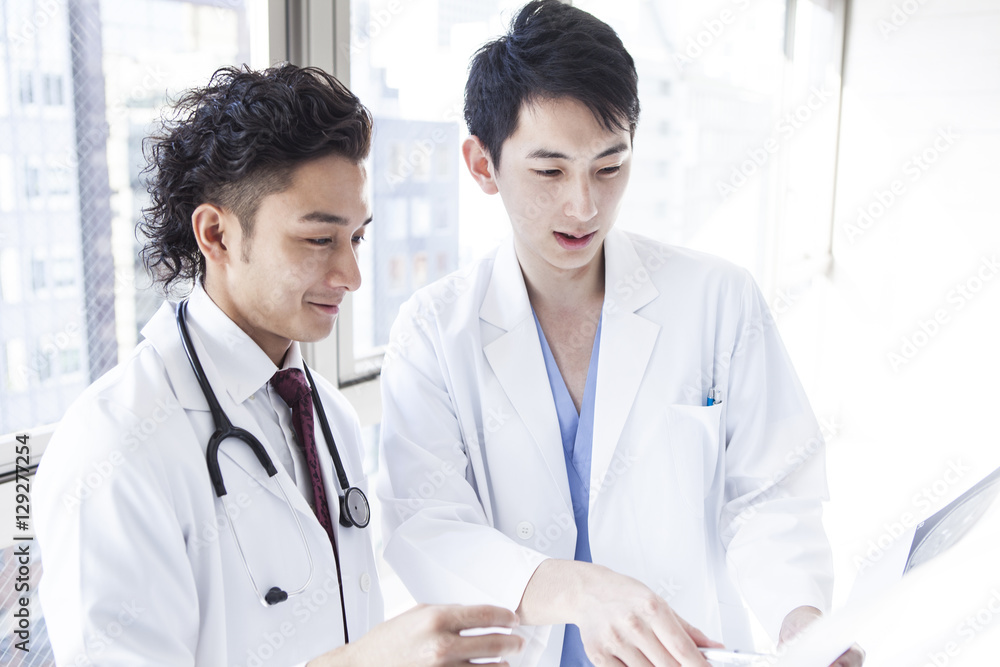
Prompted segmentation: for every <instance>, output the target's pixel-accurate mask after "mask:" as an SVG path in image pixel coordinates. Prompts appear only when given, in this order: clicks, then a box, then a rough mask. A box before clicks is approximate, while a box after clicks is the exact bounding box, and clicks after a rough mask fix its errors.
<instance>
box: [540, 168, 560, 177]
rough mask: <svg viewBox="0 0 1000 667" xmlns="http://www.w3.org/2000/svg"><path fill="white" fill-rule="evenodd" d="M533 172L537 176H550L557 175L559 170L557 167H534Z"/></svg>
mask: <svg viewBox="0 0 1000 667" xmlns="http://www.w3.org/2000/svg"><path fill="white" fill-rule="evenodd" d="M535 173H536V174H538V175H539V176H546V177H552V176H558V175H559V173H560V172H559V170H558V169H536V170H535Z"/></svg>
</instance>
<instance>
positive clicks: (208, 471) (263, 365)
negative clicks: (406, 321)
mask: <svg viewBox="0 0 1000 667" xmlns="http://www.w3.org/2000/svg"><path fill="white" fill-rule="evenodd" d="M371 132H372V119H371V116H370V114H369V113H368V110H367V109H365V107H364V106H362V104H361V102H360V101H359V100H358V99H357V97H355V96H354V95H353V94H351V93H350V92H349V91H348V90H347V89H346V88H345V87H344V86H343V85H341V84H340V82H338V81H337V80H336V79H335V78H333V77H332V76H330V75H328V74H326V73H324V72H322V71H321V70H318V69H313V68H299V67H295V66H292V65H282V66H277V67H274V68H271V69H268V70H266V71H263V72H253V71H249V70H245V69H236V68H225V69H222V70H219V71H218V72H216V73H215V75H214V76H213V77H212V80H211V82H210V83H209V84H208V86H206V87H204V88H199V89H196V90H192V91H188V92H187V93H185V94H184V95H183V96H182V97H181V98H180V100H179V101H178V103H177V104H176V105H175V107H174V109H173V116H171V117H170V118H168V119H167V120H166V121H165V122H164V127H163V131H162V133H161V134H159V135H158V136H156V137H154V138H153V139H152V141H151V143H150V144H149V162H150V164H149V171H150V174H151V180H150V185H149V190H150V194H151V196H152V204H151V206H150V207H149V208H148V209H146V211H145V218H144V221H143V223H142V224H141V225H140V229H141V231H142V232H143V234H144V236H145V238H146V239H147V240H146V245H145V247H144V248H143V251H142V254H143V258H144V259H145V261H146V265H147V267H148V268H149V269H150V270H151V271H152V272H153V274H154V277H155V278H156V280H157V281H158V282H159V283H160V285H161V286H162V287H163V288H164V291H166V292H168V293H169V292H170V291H171V288H174V287H178V286H182V287H184V288H186V289H187V290H189V291H190V296H189V297H188V298H187V299H185V300H184V301H182V302H181V303H180V304H172V303H166V304H164V305H163V306H162V307H161V308H160V310H159V311H158V312H157V313H156V314H155V315H154V316H153V318H152V319H151V320H150V322H149V323H148V324H147V325H146V327H145V328H144V329H143V335H144V336H145V340H144V341H143V342H141V343H140V344H139V345H138V347H136V349H135V350H134V351H133V352H132V354H131V355H130V356H129V357H128V358H127V359H125V361H123V362H122V363H121V364H120V365H119V366H117V367H116V368H115V369H113V370H112V371H111V372H109V373H108V374H107V375H105V376H104V377H102V378H101V379H99V380H98V381H97V382H95V383H94V384H93V385H91V387H90V388H88V389H87V390H86V391H85V392H84V394H83V395H82V396H81V397H80V398H79V399H78V400H77V401H76V402H75V403H74V404H73V406H72V407H71V408H70V409H69V411H68V412H67V414H66V416H65V418H64V419H63V420H62V422H61V423H60V425H59V427H58V429H57V430H56V433H55V434H54V435H53V437H52V440H51V442H50V444H49V447H48V450H47V451H46V453H45V456H44V459H43V461H42V464H41V466H40V468H39V471H38V477H37V480H36V483H35V489H34V500H35V510H36V514H35V518H36V521H37V531H38V540H39V543H40V547H41V552H42V561H43V566H44V567H43V570H44V573H43V576H42V582H41V591H40V596H41V601H42V607H43V610H44V614H45V618H46V620H47V623H48V628H49V634H50V637H51V641H52V646H53V649H54V652H55V656H56V660H57V661H58V663H59V664H60V665H90V664H100V665H122V666H123V667H124V666H128V667H133V666H134V665H140V664H159V665H171V666H174V665H203V666H205V667H220V666H222V665H247V666H248V667H251V666H255V667H261V666H263V665H281V666H285V665H291V664H303V663H305V662H306V661H309V664H310V665H313V666H316V667H320V666H324V665H329V666H336V665H372V666H376V665H377V666H383V665H427V666H430V665H451V664H455V663H464V662H466V661H468V660H469V659H472V658H490V657H495V656H501V655H509V654H512V653H515V652H516V651H517V650H518V648H519V646H520V640H519V639H518V638H517V637H510V636H507V635H504V634H496V633H490V634H486V635H482V636H475V637H466V636H462V635H461V634H460V633H461V632H462V631H463V630H466V629H469V628H479V627H490V626H503V627H510V626H512V625H514V624H515V623H516V619H515V616H514V614H513V613H512V612H511V611H508V610H505V609H499V608H496V607H491V606H477V607H459V606H450V607H421V608H417V609H414V610H411V611H409V612H407V613H405V614H403V615H401V616H399V617H397V618H395V619H393V620H390V621H388V622H386V623H381V621H382V616H383V611H382V610H383V605H382V599H381V595H380V591H379V585H378V577H377V572H376V568H375V559H374V556H373V554H372V536H371V531H372V528H370V527H367V525H368V507H367V501H366V499H365V495H364V492H365V489H366V487H367V484H366V480H365V474H364V470H363V466H362V459H363V456H362V451H361V432H360V428H359V425H358V420H357V416H356V414H355V412H354V410H353V408H352V407H351V405H350V404H349V403H348V402H347V400H346V399H345V398H344V397H343V396H342V395H341V394H340V393H339V392H338V391H337V390H336V388H334V387H333V386H332V385H331V384H330V383H328V382H326V381H325V380H324V379H323V378H322V377H320V376H318V375H314V374H312V373H311V372H310V371H309V370H308V368H307V367H306V365H305V364H304V363H303V359H302V354H301V351H300V349H299V342H313V341H319V340H321V339H323V338H325V337H326V336H328V335H329V334H330V332H331V330H332V329H333V326H334V323H335V322H336V319H337V314H338V312H339V306H340V303H341V301H342V300H343V299H344V297H345V295H346V294H347V292H350V291H353V290H356V289H357V288H358V286H359V285H360V282H361V275H360V272H359V270H358V261H357V252H358V246H359V245H360V244H361V243H362V241H363V240H364V234H365V229H366V227H367V225H368V224H369V223H370V222H371V220H372V212H371V209H370V206H369V203H368V198H367V193H366V178H367V176H366V173H365V168H364V165H363V160H364V159H365V157H366V156H367V154H368V151H369V147H370V143H371ZM348 641H350V643H347V642H348Z"/></svg>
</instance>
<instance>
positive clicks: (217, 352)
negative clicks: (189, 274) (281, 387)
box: [188, 284, 302, 403]
mask: <svg viewBox="0 0 1000 667" xmlns="http://www.w3.org/2000/svg"><path fill="white" fill-rule="evenodd" d="M188 321H189V323H190V324H189V326H190V327H191V328H192V330H194V331H195V332H197V336H198V339H199V340H200V341H201V343H202V345H203V346H204V348H205V351H206V353H207V356H208V357H209V358H210V359H211V360H212V363H213V364H214V365H215V368H216V370H217V371H218V375H219V378H220V379H221V382H222V385H223V387H224V388H225V390H226V391H227V392H229V397H230V398H231V399H232V400H233V401H234V402H235V403H242V402H243V401H245V400H247V399H248V398H250V397H251V396H252V395H254V394H255V393H257V391H258V390H259V389H260V388H261V387H263V386H264V385H265V384H267V382H268V381H269V380H270V379H271V377H272V376H273V375H274V374H275V373H276V372H277V371H278V367H277V366H275V365H274V362H273V361H271V358H270V357H268V356H267V354H266V353H265V352H264V350H262V349H261V348H260V346H259V345H257V343H255V342H254V340H253V339H252V338H250V336H248V335H247V333H246V332H245V331H243V329H241V328H240V327H239V326H238V325H237V324H236V323H235V322H233V321H232V320H231V319H229V316H228V315H226V314H225V313H224V312H223V311H222V309H221V308H219V307H218V306H217V305H216V304H215V302H214V301H212V298H211V297H210V296H209V295H208V293H207V292H205V289H204V288H203V287H202V286H201V285H200V284H198V285H196V286H195V288H194V289H193V290H192V292H191V296H190V297H189V298H188ZM282 368H283V369H284V368H298V369H301V368H302V352H301V350H300V349H299V344H298V342H296V341H292V344H291V347H289V349H288V353H287V354H285V363H284V365H283V366H282Z"/></svg>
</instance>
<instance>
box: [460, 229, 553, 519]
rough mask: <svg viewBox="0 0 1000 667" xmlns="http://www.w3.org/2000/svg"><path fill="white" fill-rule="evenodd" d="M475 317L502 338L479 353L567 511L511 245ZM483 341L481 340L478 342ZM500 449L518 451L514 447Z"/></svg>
mask: <svg viewBox="0 0 1000 667" xmlns="http://www.w3.org/2000/svg"><path fill="white" fill-rule="evenodd" d="M479 317H480V319H481V320H483V322H486V323H487V324H489V325H493V326H495V327H498V328H500V329H502V330H503V331H504V332H505V333H503V334H501V335H500V336H499V337H497V338H495V339H494V340H492V342H489V343H486V344H485V345H484V346H483V352H484V353H485V355H486V359H487V360H488V361H489V364H490V367H491V368H492V369H493V373H494V374H495V375H496V377H497V380H498V381H499V382H500V386H501V387H502V388H503V391H504V393H505V394H506V395H507V398H508V399H509V400H510V402H511V404H512V405H513V406H514V410H516V411H517V414H518V416H519V417H520V418H521V420H522V421H523V422H524V424H525V426H526V427H527V429H528V431H529V432H530V433H531V437H532V438H533V439H534V441H535V445H536V446H537V447H538V448H539V449H540V450H541V453H542V457H543V459H544V460H545V463H546V466H547V467H548V469H549V473H550V474H551V475H552V480H553V482H554V483H555V484H556V486H557V487H558V488H559V490H560V493H561V495H562V497H563V500H564V501H565V503H566V507H567V508H571V507H572V501H571V500H570V493H569V479H568V477H567V475H566V460H565V458H564V455H563V449H562V435H561V433H560V431H559V420H558V417H557V416H556V406H555V402H554V401H553V399H552V392H551V390H550V388H549V377H548V374H547V373H546V371H545V358H544V357H543V356H542V346H541V343H540V342H539V340H538V331H537V329H536V328H535V319H534V317H532V314H531V303H530V302H529V301H528V292H527V289H526V288H525V285H524V276H523V275H522V273H521V266H520V264H519V263H518V261H517V255H516V254H515V252H514V244H513V240H512V239H510V240H508V242H506V243H504V244H503V245H501V246H500V248H499V249H498V250H497V254H496V259H495V260H494V264H493V275H492V277H491V278H490V284H489V287H488V288H487V290H486V295H485V298H484V299H483V305H482V307H481V308H480V311H479ZM487 339H488V337H487V336H486V335H484V340H487ZM488 400H489V398H488V397H486V398H485V400H484V408H485V409H488V408H489V407H490V406H489V404H488ZM505 444H509V445H510V446H518V443H505Z"/></svg>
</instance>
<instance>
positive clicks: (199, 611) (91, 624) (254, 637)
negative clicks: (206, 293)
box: [34, 297, 382, 667]
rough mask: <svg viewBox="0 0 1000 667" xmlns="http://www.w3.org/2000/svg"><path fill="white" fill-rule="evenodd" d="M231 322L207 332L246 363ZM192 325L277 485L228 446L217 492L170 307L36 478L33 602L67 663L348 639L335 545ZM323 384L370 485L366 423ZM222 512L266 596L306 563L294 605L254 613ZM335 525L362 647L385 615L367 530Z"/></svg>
mask: <svg viewBox="0 0 1000 667" xmlns="http://www.w3.org/2000/svg"><path fill="white" fill-rule="evenodd" d="M206 298H207V297H206ZM227 321H228V320H227ZM228 324H230V325H232V328H231V329H229V330H227V332H222V331H213V332H211V334H210V335H214V336H219V337H221V336H225V341H224V344H223V345H222V346H221V347H222V348H225V349H227V351H228V352H229V353H231V354H233V355H236V358H237V359H239V358H240V357H241V355H243V356H245V355H247V354H263V353H262V352H261V351H260V349H259V348H256V347H255V343H253V341H252V340H250V339H249V338H248V337H246V335H245V334H242V333H241V332H239V331H238V330H237V329H235V325H233V324H232V322H231V321H228ZM189 328H190V330H191V335H192V338H193V340H194V345H195V349H196V350H197V351H198V353H199V355H200V357H201V362H202V365H203V366H204V369H205V373H206V375H207V377H208V379H209V381H210V383H211V385H212V387H213V388H214V391H215V393H216V395H217V396H218V399H219V401H220V403H221V405H222V408H223V410H224V411H225V412H226V414H227V415H228V417H229V419H230V420H231V421H232V422H233V423H234V424H235V425H237V426H240V427H242V428H245V429H247V430H248V431H250V432H251V433H252V434H254V435H255V436H256V437H257V438H258V440H260V441H261V443H262V444H263V445H264V447H265V449H266V450H267V451H268V453H269V454H270V456H271V458H272V460H273V461H275V462H276V464H275V465H276V467H277V475H276V476H275V477H274V478H273V479H268V477H267V475H266V473H265V472H264V469H263V468H262V467H261V465H260V463H259V462H258V461H257V459H256V457H255V456H254V455H253V453H252V451H251V449H250V448H249V446H247V445H245V444H243V443H242V442H240V441H237V440H227V441H225V442H224V443H223V445H222V447H221V449H220V454H219V462H220V467H221V470H222V473H223V477H224V482H225V485H226V489H227V491H228V493H227V495H226V496H225V498H224V499H221V500H220V499H217V498H216V496H215V493H214V491H213V488H212V484H211V482H210V480H209V475H208V470H207V466H206V462H205V449H206V445H207V442H208V436H209V434H210V433H211V432H212V431H213V426H212V420H211V417H210V413H209V412H208V406H207V403H206V401H205V398H204V396H203V394H202V391H201V389H200V388H199V386H198V384H197V381H196V379H195V375H194V373H193V372H192V370H191V367H190V365H189V363H188V360H187V357H186V356H185V354H184V351H183V348H182V347H181V343H180V338H179V333H178V329H177V324H176V323H175V320H174V309H173V306H172V305H171V304H164V305H163V306H162V307H161V308H160V310H159V311H158V312H157V313H156V314H155V315H154V316H153V318H152V320H151V321H150V322H149V324H148V325H147V326H146V328H145V329H144V330H143V335H144V336H145V337H146V340H145V341H144V342H142V343H140V345H139V346H138V347H137V348H136V350H135V351H134V352H133V354H132V355H131V357H130V358H128V359H127V360H126V361H125V362H123V363H122V364H121V365H119V366H118V367H116V368H115V369H114V370H112V371H111V372H110V373H108V374H107V375H105V376H104V377H102V378H101V379H100V380H98V381H97V382H96V383H95V384H94V385H92V386H91V387H90V388H89V389H88V390H87V391H86V392H85V393H84V394H83V396H82V397H81V398H80V399H79V400H78V401H77V402H76V403H74V405H73V406H72V407H71V408H70V410H69V412H68V413H67V414H66V416H65V418H64V419H63V420H62V422H61V423H60V425H59V428H58V429H57V431H56V433H55V435H54V436H53V438H52V441H51V443H50V445H49V448H48V450H47V451H46V453H45V456H44V458H43V461H42V464H41V466H40V468H39V472H38V477H37V480H36V484H35V489H34V492H35V493H34V500H35V510H36V513H35V519H36V522H37V531H38V538H39V541H40V544H41V552H42V562H43V569H44V572H43V575H42V581H41V590H40V595H41V601H42V607H43V611H44V614H45V618H46V621H47V623H48V628H49V636H50V638H51V640H52V646H53V649H54V651H55V656H56V660H57V662H58V664H60V665H90V664H100V665H121V666H123V667H125V666H128V667H133V666H134V665H138V664H161V665H171V666H180V665H204V666H206V667H223V666H235V665H244V666H246V667H267V666H269V665H274V666H279V665H280V666H282V667H286V666H288V665H292V664H296V663H303V662H305V661H306V660H309V659H311V658H314V657H316V656H318V655H320V654H322V653H324V652H326V651H328V650H330V649H332V648H335V647H336V646H338V645H339V644H341V643H342V641H343V640H342V638H343V625H342V621H341V611H340V587H339V585H338V577H337V570H336V561H335V560H334V553H333V549H332V547H331V544H330V540H329V538H328V537H327V534H326V532H325V531H324V529H323V528H322V527H321V525H320V523H319V521H318V520H317V519H316V516H315V514H314V513H313V511H312V509H311V508H310V506H309V504H308V503H307V501H306V499H305V498H304V497H303V495H302V493H301V492H300V491H299V490H298V488H297V487H296V485H295V482H294V481H293V480H292V478H291V477H290V476H289V475H288V473H287V472H286V470H285V468H284V466H282V465H281V464H280V463H277V461H278V458H277V456H276V453H275V450H274V445H273V444H272V443H269V442H268V441H267V439H266V438H265V436H264V434H263V433H262V432H261V430H260V428H259V427H258V425H257V423H256V421H255V420H254V419H253V417H252V416H251V414H250V412H249V410H247V409H246V408H245V407H244V406H243V405H242V404H241V403H237V402H235V401H234V399H233V398H232V396H231V395H230V392H229V391H227V390H226V385H225V383H224V382H223V379H222V378H221V377H220V375H219V371H218V370H217V369H216V365H215V363H213V359H212V357H211V355H209V354H208V353H207V351H206V348H205V347H204V345H203V343H202V336H203V335H206V333H207V332H205V331H204V330H203V329H202V328H201V326H199V323H198V322H196V321H194V320H190V319H189ZM237 363H238V362H237ZM314 378H315V380H316V382H317V386H318V389H319V391H320V393H321V395H322V400H323V404H324V407H325V409H326V411H327V413H328V415H329V418H330V426H331V429H332V431H333V433H334V437H335V439H336V441H337V445H338V447H339V452H340V455H341V457H342V459H343V462H344V466H345V467H346V470H347V475H348V478H349V479H350V480H351V482H353V483H354V484H356V485H358V486H360V487H362V488H364V487H365V480H364V474H363V471H362V465H361V453H360V443H361V439H360V430H359V427H358V422H357V417H356V416H355V414H354V411H353V409H352V408H351V407H350V404H349V403H347V401H346V400H345V399H344V398H343V397H342V396H340V395H339V394H338V393H337V392H336V391H335V390H334V389H333V388H332V387H331V386H330V385H329V383H327V382H326V381H325V380H323V379H322V378H321V377H319V376H318V375H315V374H314ZM253 389H256V387H255V388H253ZM253 389H252V390H253ZM252 390H251V392H252ZM316 430H317V434H318V436H317V437H318V438H319V442H318V443H317V445H318V449H319V454H320V460H321V463H322V464H323V468H324V481H325V483H326V488H327V490H328V495H329V496H330V501H331V503H333V506H332V507H331V513H332V515H333V520H334V522H335V523H336V521H337V516H338V514H337V512H336V510H337V505H336V502H337V495H336V490H337V489H339V488H340V487H339V485H338V483H337V479H336V477H335V476H334V473H333V470H332V463H331V457H330V455H329V453H328V452H326V447H325V445H324V444H323V442H322V436H321V435H319V433H320V431H319V425H318V424H317V429H316ZM278 446H285V445H284V443H281V444H280V445H278ZM275 484H280V485H281V488H282V489H284V492H285V494H286V495H287V497H288V499H289V500H290V501H291V504H292V508H293V509H292V512H294V516H293V514H292V512H290V511H289V507H288V505H287V504H286V502H285V500H284V498H283V497H282V496H281V494H280V493H279V492H278V490H277V487H276V486H275ZM223 502H226V503H228V504H229V507H230V510H231V512H232V515H233V521H234V523H235V526H236V529H237V531H238V535H239V540H240V543H241V544H242V547H243V550H244V553H245V555H246V558H247V560H248V561H249V564H250V568H251V571H252V573H253V576H254V577H255V578H256V580H257V586H258V588H259V590H261V591H262V592H266V591H267V590H268V589H269V588H270V587H271V586H279V587H281V588H283V589H285V590H286V591H292V590H295V589H297V588H298V587H299V586H301V585H303V584H305V583H306V580H307V578H308V576H309V572H310V566H309V563H308V558H309V556H310V555H311V558H312V561H313V564H312V579H311V580H310V581H309V584H308V587H307V589H306V590H305V591H304V592H303V593H302V594H301V595H298V596H293V597H290V598H289V599H288V600H286V601H285V602H281V603H279V604H277V605H274V606H269V607H265V606H263V605H262V604H261V603H260V601H259V600H258V598H257V596H256V595H255V594H254V592H253V589H252V588H251V586H250V583H249V580H248V577H247V572H246V569H245V568H244V566H243V562H242V559H241V556H240V554H239V551H238V550H237V547H236V543H235V542H234V540H233V536H232V533H231V531H230V526H229V524H228V521H227V518H226V515H225V513H224V511H223V507H222V503H223ZM296 516H297V518H298V520H299V521H300V522H301V524H302V527H303V529H304V531H305V538H306V544H307V545H308V550H309V555H307V553H306V547H304V546H303V543H302V539H301V537H300V534H299V532H298V529H297V528H296V525H295V517H296ZM336 531H337V539H338V543H339V547H340V548H339V552H340V558H341V566H342V567H341V574H342V578H343V587H344V592H345V605H346V609H347V624H348V628H349V631H350V633H351V639H357V638H359V637H360V636H362V635H363V634H365V633H366V632H367V631H368V630H369V628H371V627H372V626H374V625H375V624H377V623H379V622H380V621H381V620H382V599H381V594H380V590H379V586H378V581H377V575H376V570H375V563H374V556H373V552H372V546H371V533H372V529H371V528H368V529H365V530H359V529H357V528H349V529H348V528H343V527H341V526H336Z"/></svg>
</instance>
